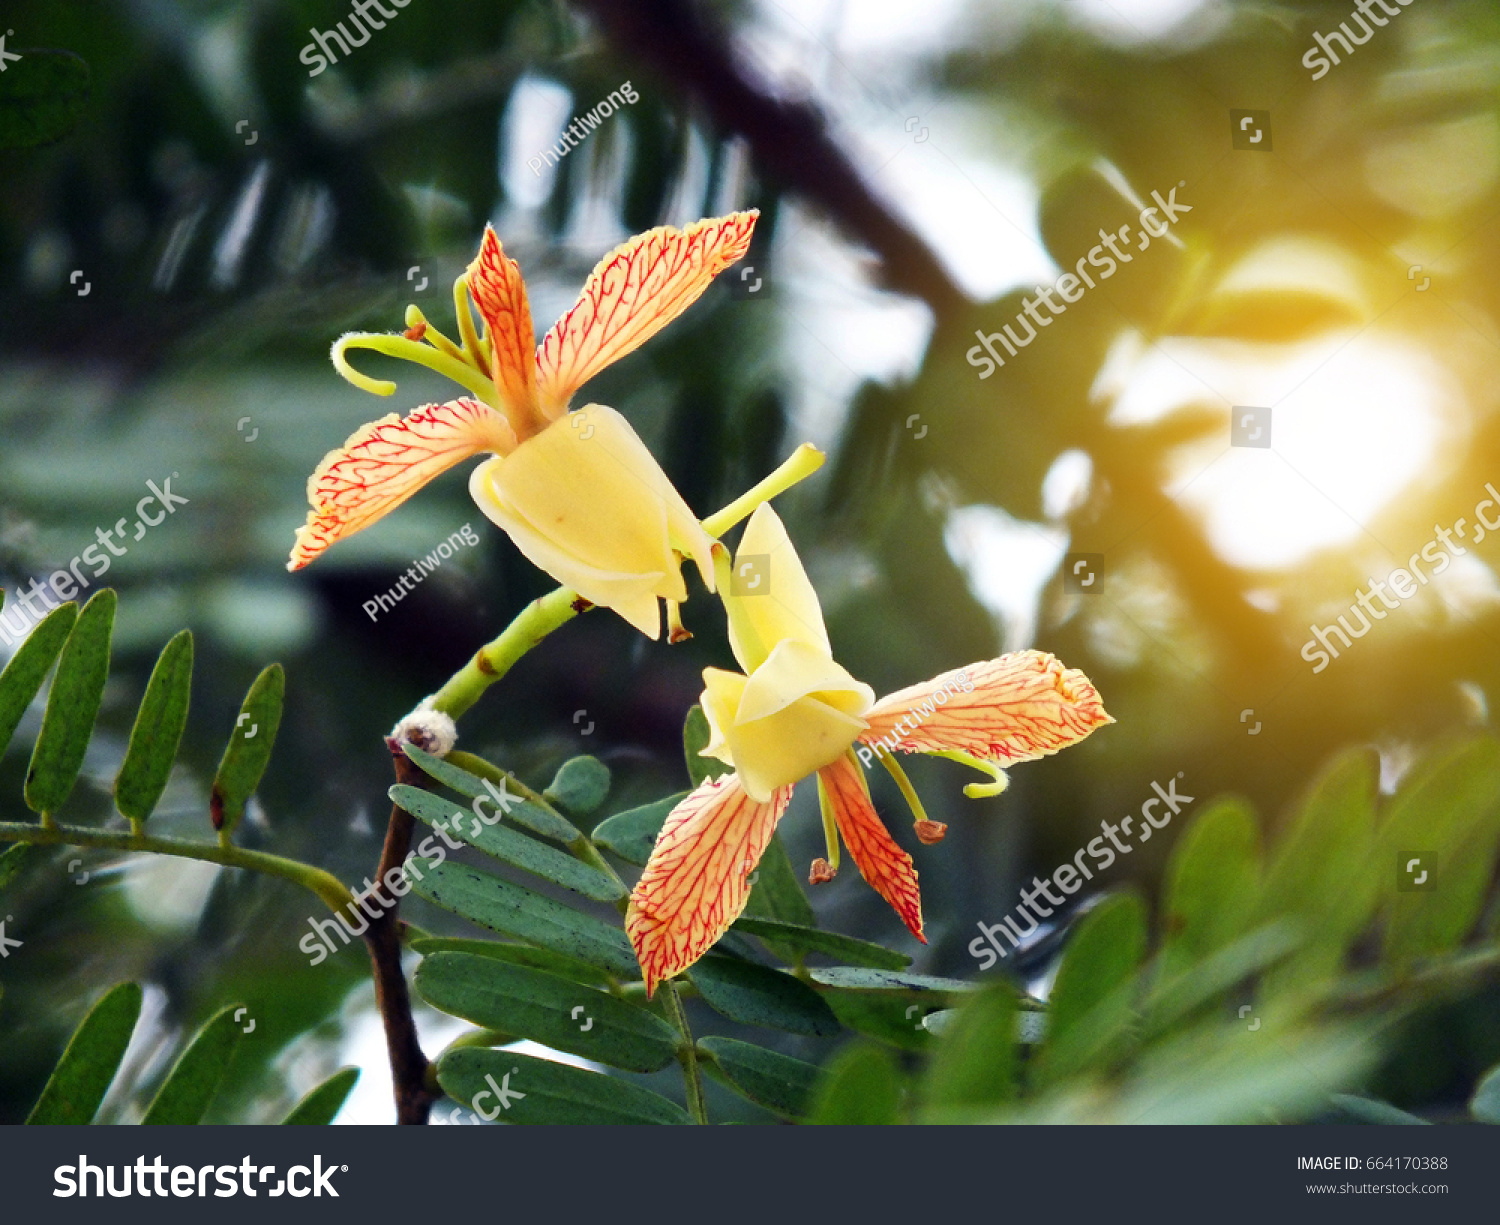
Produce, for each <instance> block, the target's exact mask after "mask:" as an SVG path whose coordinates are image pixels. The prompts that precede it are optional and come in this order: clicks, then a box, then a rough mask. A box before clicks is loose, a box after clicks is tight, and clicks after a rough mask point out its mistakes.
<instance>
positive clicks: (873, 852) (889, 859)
mask: <svg viewBox="0 0 1500 1225" xmlns="http://www.w3.org/2000/svg"><path fill="white" fill-rule="evenodd" d="M818 777H819V778H821V779H822V780H823V786H824V788H825V789H826V791H827V795H828V802H829V805H830V806H831V807H832V808H833V815H834V818H835V820H837V821H838V826H839V836H840V837H841V838H843V840H844V845H845V846H846V847H848V848H849V855H850V857H851V858H852V859H853V860H854V863H855V866H856V867H858V868H859V874H860V875H861V876H863V877H864V878H865V880H866V882H867V883H868V884H869V885H870V887H871V888H872V889H874V890H875V892H876V893H878V894H880V896H881V897H883V898H884V899H885V900H886V901H887V902H889V903H890V904H891V906H892V907H893V908H894V909H895V911H896V913H897V914H898V915H900V916H901V922H903V923H905V924H906V926H907V929H908V930H909V931H910V932H911V934H912V935H913V936H915V937H916V938H917V939H918V940H920V941H921V942H922V943H923V944H926V943H927V937H926V936H924V935H923V934H922V895H921V893H920V892H919V891H918V889H917V870H916V868H915V867H914V866H913V865H912V858H911V856H910V855H908V854H907V853H906V852H905V851H903V850H902V849H901V848H900V847H899V846H897V845H896V840H895V839H894V838H892V837H891V833H890V830H888V829H886V827H885V822H884V821H882V820H881V819H880V814H879V813H877V812H876V811H875V805H874V804H872V803H871V802H870V793H869V791H868V790H867V789H866V787H865V776H864V772H863V771H862V770H861V769H860V768H859V763H858V762H856V761H855V760H854V759H853V758H852V757H851V756H850V755H849V754H845V755H844V756H843V757H840V758H839V759H838V760H837V761H836V762H834V763H833V764H832V765H831V766H824V767H823V768H822V769H821V770H819V771H818Z"/></svg>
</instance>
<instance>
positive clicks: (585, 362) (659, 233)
mask: <svg viewBox="0 0 1500 1225" xmlns="http://www.w3.org/2000/svg"><path fill="white" fill-rule="evenodd" d="M757 216H759V213H758V212H756V211H755V210H754V209H752V210H750V211H749V212H745V213H731V214H729V216H727V217H711V218H707V219H705V220H703V221H695V222H694V223H693V224H692V225H690V226H688V227H687V229H685V230H679V229H677V228H675V227H674V226H669V225H663V226H657V227H656V229H654V230H648V231H647V232H646V233H644V234H638V235H636V236H635V237H634V238H632V239H630V240H629V241H628V242H624V243H621V244H620V245H619V246H618V247H616V248H615V249H614V250H613V251H611V252H610V253H609V254H608V255H606V256H605V257H604V258H603V259H602V260H600V261H599V263H598V265H597V266H596V267H595V268H594V271H593V273H592V274H591V275H590V276H589V279H588V283H587V284H586V285H584V287H583V293H582V294H580V295H579V298H578V302H577V303H576V304H575V305H574V307H573V309H572V310H570V311H569V312H568V313H567V314H566V315H564V316H563V317H562V318H561V319H559V320H558V321H557V322H556V323H555V324H553V326H552V330H551V331H550V332H548V333H547V335H546V336H545V337H544V338H543V340H542V344H541V347H540V348H539V349H538V350H537V353H536V369H537V381H538V384H539V385H540V387H541V393H542V404H543V406H544V410H545V411H546V413H547V414H548V416H551V417H556V416H558V415H559V414H560V413H561V412H562V410H563V409H564V408H566V407H567V403H568V401H569V400H570V399H571V398H572V397H573V393H574V392H576V391H577V390H578V389H579V388H580V387H582V386H583V384H584V383H586V382H587V381H588V380H589V379H591V378H592V377H593V376H594V375H596V374H598V373H599V371H601V370H603V369H604V367H605V366H608V365H609V364H610V363H611V362H617V361H619V360H620V358H622V357H624V356H625V355H626V354H627V353H629V352H631V351H632V350H634V349H635V348H637V347H638V346H639V345H642V344H644V343H645V342H646V341H647V340H649V339H650V338H651V337H652V336H654V335H656V333H657V332H659V331H661V329H662V328H664V327H666V326H667V324H669V323H671V322H672V320H673V319H675V318H677V316H678V315H680V314H682V312H683V311H685V310H687V308H688V307H690V306H691V305H692V304H693V303H694V302H696V301H697V300H698V298H699V297H700V296H701V295H702V293H703V291H704V290H705V289H707V288H708V285H709V282H710V281H712V280H713V279H714V277H716V276H718V275H719V273H721V272H723V271H724V269H726V268H728V267H729V265H730V264H732V263H734V262H735V261H736V260H737V259H739V258H740V257H741V256H742V255H744V254H745V252H746V251H748V250H749V249H750V235H751V233H752V232H753V231H754V229H755V219H756V217H757Z"/></svg>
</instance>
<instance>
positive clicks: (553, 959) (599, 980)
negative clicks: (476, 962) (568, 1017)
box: [411, 936, 610, 987]
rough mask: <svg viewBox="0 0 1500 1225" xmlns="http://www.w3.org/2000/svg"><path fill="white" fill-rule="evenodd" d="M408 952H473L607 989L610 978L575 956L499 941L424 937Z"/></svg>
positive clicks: (458, 937) (423, 954)
mask: <svg viewBox="0 0 1500 1225" xmlns="http://www.w3.org/2000/svg"><path fill="white" fill-rule="evenodd" d="M411 949H412V952H414V953H419V954H421V955H422V956H423V957H430V956H431V955H432V954H433V953H473V954H474V955H475V956H476V957H493V958H495V960H497V961H507V962H509V963H510V964H511V965H514V966H530V967H531V968H532V969H534V970H546V971H547V972H548V973H549V974H557V975H559V976H561V977H563V978H571V979H572V980H573V981H574V982H575V983H592V984H593V985H595V986H599V987H607V986H609V983H610V977H609V975H608V974H606V973H605V972H604V971H603V970H601V969H599V968H598V967H597V966H591V965H590V964H589V963H588V962H586V961H580V960H579V959H578V958H577V957H568V956H565V955H564V954H562V953H554V952H553V951H552V950H551V949H539V948H533V947H532V946H531V945H529V944H509V943H505V942H502V941H500V940H472V939H468V938H466V937H463V936H423V937H421V938H420V939H417V940H413V941H412V942H411Z"/></svg>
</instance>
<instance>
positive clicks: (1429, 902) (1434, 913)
mask: <svg viewBox="0 0 1500 1225" xmlns="http://www.w3.org/2000/svg"><path fill="white" fill-rule="evenodd" d="M1497 821H1500V743H1497V742H1496V741H1495V740H1494V739H1492V738H1491V737H1488V736H1481V737H1476V738H1474V739H1470V740H1466V741H1463V742H1461V743H1458V744H1456V745H1453V744H1450V745H1443V746H1440V747H1439V748H1436V749H1434V750H1432V751H1430V752H1428V753H1427V754H1426V755H1425V756H1424V757H1423V759H1422V760H1421V762H1419V763H1418V764H1417V765H1416V766H1414V767H1413V768H1412V770H1411V772H1410V774H1408V775H1407V777H1406V778H1405V779H1403V780H1402V782H1401V785H1400V786H1399V787H1398V788H1397V790H1396V794H1395V796H1394V797H1393V798H1392V800H1391V803H1390V809H1389V812H1388V814H1387V816H1386V819H1385V823H1384V824H1383V825H1382V826H1381V828H1380V833H1379V838H1378V847H1379V850H1378V851H1377V862H1381V861H1383V866H1384V868H1385V871H1386V873H1387V876H1386V880H1387V881H1388V882H1389V883H1388V884H1387V886H1386V889H1387V897H1388V899H1389V903H1388V907H1387V910H1386V929H1385V944H1384V953H1385V956H1386V957H1387V958H1388V959H1389V960H1391V961H1394V962H1396V963H1398V964H1407V963H1409V962H1411V961H1414V960H1416V959H1417V958H1419V957H1424V956H1429V955H1431V954H1434V953H1441V952H1444V951H1446V950H1448V949H1451V948H1453V947H1455V946H1456V945H1457V944H1458V943H1459V942H1460V941H1461V940H1462V939H1463V938H1464V936H1465V935H1467V934H1468V932H1469V929H1470V928H1472V927H1473V926H1474V923H1475V920H1477V919H1478V918H1479V913H1480V911H1481V909H1482V908H1483V906H1484V895H1485V890H1486V888H1487V886H1488V885H1489V882H1490V877H1491V874H1492V872H1493V870H1494V863H1495V841H1496V836H1497V833H1500V827H1497ZM1414 858H1415V859H1421V860H1422V866H1423V868H1424V869H1425V868H1427V864H1428V862H1429V861H1430V862H1431V864H1432V867H1431V868H1430V869H1428V870H1429V871H1430V873H1431V876H1430V885H1431V887H1430V888H1427V889H1412V890H1410V891H1403V890H1402V888H1401V887H1402V886H1404V885H1407V884H1409V883H1410V879H1411V878H1408V877H1406V876H1405V875H1404V869H1405V866H1406V863H1407V862H1409V861H1410V860H1411V859H1414Z"/></svg>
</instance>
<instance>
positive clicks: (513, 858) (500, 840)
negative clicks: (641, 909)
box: [388, 783, 625, 902]
mask: <svg viewBox="0 0 1500 1225" xmlns="http://www.w3.org/2000/svg"><path fill="white" fill-rule="evenodd" d="M388 794H389V795H390V797H391V800H392V802H393V803H395V804H398V805H399V806H400V807H401V808H402V809H404V810H405V811H406V812H409V813H411V815H412V816H414V817H416V818H417V819H418V820H419V821H425V822H426V823H427V824H428V825H431V826H434V827H436V826H440V825H441V826H443V827H445V828H446V829H447V830H448V832H449V833H450V834H454V835H456V836H457V837H459V838H461V839H462V840H463V841H464V842H467V843H468V844H469V845H470V846H472V847H475V848H477V849H478V850H481V851H483V852H484V853H485V854H486V855H493V856H494V857H495V858H496V859H499V860H501V861H502V862H504V863H508V864H510V865H511V866H512V867H516V868H520V869H521V870H522V871H523V872H530V873H531V874H532V875H533V876H540V877H542V878H543V879H544V880H550V881H551V882H552V883H553V884H556V885H562V886H563V887H564V888H566V889H572V890H573V891H574V892H575V893H581V894H583V896H584V897H587V898H593V899H594V900H595V901H598V902H613V901H615V900H616V899H618V898H622V897H624V896H625V890H624V888H623V886H621V884H620V882H619V881H617V880H613V879H611V878H610V877H608V876H606V875H605V874H604V873H603V872H600V871H599V870H598V869H597V868H591V867H589V866H588V865H587V864H584V863H580V862H579V861H578V860H576V859H574V858H573V857H572V856H571V855H568V854H566V853H564V852H563V851H559V850H558V849H557V848H555V847H551V846H548V845H546V844H545V843H542V842H538V841H536V839H534V838H528V837H527V836H526V835H525V834H520V833H517V832H516V831H515V830H513V829H506V828H505V826H504V824H503V823H499V822H497V823H496V824H493V825H486V824H485V823H484V822H483V821H482V820H480V819H479V818H478V817H477V816H475V815H474V813H473V812H471V811H470V810H469V809H467V808H463V807H461V806H460V805H458V804H455V803H453V801H452V800H445V799H443V797H442V796H440V795H433V794H432V792H430V791H423V790H422V789H421V788H420V787H410V786H407V785H406V784H404V783H397V784H396V785H395V786H393V787H391V788H390V790H389V792H388ZM497 814H498V809H492V810H491V815H497Z"/></svg>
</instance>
